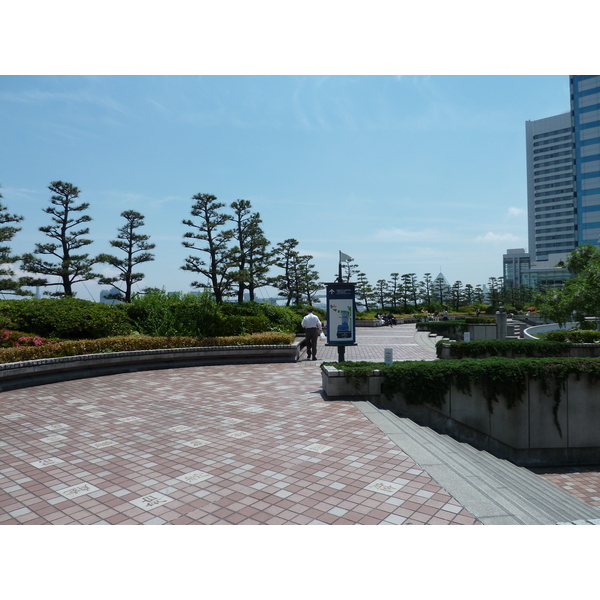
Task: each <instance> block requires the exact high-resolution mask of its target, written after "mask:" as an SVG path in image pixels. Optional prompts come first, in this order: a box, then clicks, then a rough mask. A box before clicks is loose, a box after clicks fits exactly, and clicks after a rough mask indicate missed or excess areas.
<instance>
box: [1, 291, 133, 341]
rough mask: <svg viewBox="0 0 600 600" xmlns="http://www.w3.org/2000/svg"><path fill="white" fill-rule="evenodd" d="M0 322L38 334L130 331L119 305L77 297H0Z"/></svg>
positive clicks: (99, 335) (98, 334)
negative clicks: (21, 298)
mask: <svg viewBox="0 0 600 600" xmlns="http://www.w3.org/2000/svg"><path fill="white" fill-rule="evenodd" d="M0 322H2V323H4V324H5V325H7V326H10V327H11V328H14V329H18V330H22V331H29V332H31V333H33V334H36V335H38V336H41V337H50V338H62V339H81V338H89V339H96V338H102V337H109V336H112V335H128V334H130V333H131V332H132V327H131V323H130V320H129V318H128V317H127V314H126V313H125V312H124V311H123V310H122V309H121V306H120V305H108V304H101V303H99V302H90V301H89V300H82V299H79V298H41V299H36V298H28V299H25V300H4V301H0Z"/></svg>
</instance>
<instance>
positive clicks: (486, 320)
mask: <svg viewBox="0 0 600 600" xmlns="http://www.w3.org/2000/svg"><path fill="white" fill-rule="evenodd" d="M465 323H467V325H495V324H496V317H465Z"/></svg>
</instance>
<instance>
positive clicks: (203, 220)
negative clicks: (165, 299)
mask: <svg viewBox="0 0 600 600" xmlns="http://www.w3.org/2000/svg"><path fill="white" fill-rule="evenodd" d="M192 200H195V202H194V204H193V205H192V210H191V213H192V216H194V217H198V219H199V220H198V222H194V221H192V220H191V219H185V220H184V221H183V224H184V225H187V226H188V227H191V228H192V231H186V233H185V234H184V236H183V237H184V238H186V241H184V242H182V244H183V246H184V247H185V248H190V249H192V250H196V251H198V252H204V253H206V254H207V255H208V257H207V260H206V261H205V260H203V259H202V258H201V257H199V256H193V255H192V256H188V257H187V258H186V259H185V263H184V265H183V266H182V267H181V268H182V269H183V270H184V271H192V272H193V273H199V274H201V275H204V276H205V277H207V279H208V284H206V283H202V282H199V281H193V282H192V284H191V285H192V287H197V288H208V289H211V290H212V292H213V294H214V296H215V301H216V302H217V304H222V303H223V297H224V296H225V295H226V294H227V292H228V291H229V290H230V289H231V286H232V284H233V282H234V279H235V277H234V268H233V260H232V254H231V249H230V248H229V242H230V241H231V239H232V237H233V232H232V231H231V230H224V229H223V227H224V225H226V224H227V223H228V222H229V221H231V220H232V219H231V217H230V216H229V215H227V214H225V213H222V212H220V209H221V208H223V207H224V206H225V204H223V203H222V202H217V197H216V196H213V195H211V194H196V195H195V196H193V197H192ZM189 239H191V240H198V241H200V242H205V243H206V244H205V245H198V244H197V242H189V241H187V240H189Z"/></svg>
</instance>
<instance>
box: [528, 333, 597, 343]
mask: <svg viewBox="0 0 600 600" xmlns="http://www.w3.org/2000/svg"><path fill="white" fill-rule="evenodd" d="M546 339H547V340H549V341H552V342H573V343H574V344H591V343H595V342H600V331H550V332H548V333H547V334H546ZM537 343H539V342H537Z"/></svg>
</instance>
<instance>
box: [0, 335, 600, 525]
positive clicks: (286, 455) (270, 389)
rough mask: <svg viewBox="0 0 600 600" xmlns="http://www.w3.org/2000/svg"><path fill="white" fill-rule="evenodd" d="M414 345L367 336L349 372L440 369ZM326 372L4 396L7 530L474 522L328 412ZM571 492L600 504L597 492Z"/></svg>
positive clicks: (357, 418) (122, 380)
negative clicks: (391, 365) (418, 365)
mask: <svg viewBox="0 0 600 600" xmlns="http://www.w3.org/2000/svg"><path fill="white" fill-rule="evenodd" d="M412 332H414V326H403V325H401V326H397V327H395V328H392V329H390V330H385V331H376V332H361V331H360V330H359V332H358V334H359V346H357V347H353V348H349V349H347V354H346V355H347V358H349V359H351V360H352V359H357V360H362V359H365V360H382V359H383V348H384V347H392V348H393V350H394V358H395V359H397V360H398V359H411V360H415V359H417V360H433V359H434V355H433V354H432V353H431V352H429V351H426V350H423V349H422V348H420V347H419V346H412V345H411V346H409V345H408V343H411V342H412V337H411V335H412ZM319 350H320V358H321V359H323V360H337V351H336V349H335V348H333V347H325V346H322V347H320V349H319ZM319 366H320V361H315V362H313V361H311V362H310V363H307V362H299V363H295V364H253V365H226V366H202V367H190V368H184V369H165V370H161V371H155V372H145V373H144V374H143V376H137V375H136V374H129V373H126V374H119V375H112V376H105V377H101V378H90V379H86V380H81V381H69V382H63V383H57V384H51V385H43V386H38V387H36V388H35V391H32V390H16V391H13V392H10V393H7V392H5V393H2V394H0V396H1V397H2V400H3V411H2V414H3V415H13V418H11V419H6V422H7V423H11V424H12V425H11V429H10V432H11V433H10V438H8V437H7V439H3V440H2V441H3V442H5V444H6V445H4V446H0V466H3V468H2V469H1V470H0V524H2V525H3V524H12V523H18V522H19V521H18V519H19V518H21V519H24V518H28V519H30V520H29V521H28V522H29V523H36V524H37V523H39V522H40V519H41V520H42V522H44V523H46V522H47V523H52V524H69V523H74V524H75V523H81V524H136V523H137V524H168V523H172V524H190V523H198V524H206V525H209V524H240V525H243V524H249V525H250V524H252V525H256V524H294V525H299V524H342V525H343V524H346V525H348V524H355V523H362V524H379V523H382V522H386V523H389V524H405V523H408V522H409V521H410V522H414V523H419V522H424V521H428V522H435V523H448V524H449V523H451V522H452V523H455V522H464V523H465V524H467V523H476V522H477V521H476V519H475V518H474V517H473V516H472V515H469V513H468V512H467V511H465V510H464V509H463V507H462V506H460V505H459V503H457V502H456V501H455V500H454V498H452V497H451V496H450V495H449V494H447V493H446V492H445V491H444V490H443V489H441V488H440V487H439V485H438V484H437V483H436V482H435V481H434V480H433V479H431V478H430V477H429V475H428V474H427V473H426V472H424V471H423V470H422V469H421V468H420V467H419V466H418V465H416V464H415V463H414V462H413V461H412V460H411V459H410V458H409V457H408V456H406V454H404V453H403V452H402V451H401V449H399V448H398V447H397V446H396V445H395V444H393V443H392V442H391V441H390V440H388V439H387V437H386V436H385V435H384V434H382V433H381V431H380V430H379V429H378V428H377V427H375V426H374V425H373V424H372V423H371V422H370V421H369V420H368V419H366V418H365V417H364V416H363V415H362V413H360V412H359V411H358V410H357V409H356V408H355V407H354V406H353V404H352V403H351V402H345V401H336V402H331V401H326V400H324V399H323V397H322V396H321V395H320V393H319V391H320V389H321V375H320V370H319ZM81 408H85V410H82V409H81ZM101 413H104V414H101ZM19 414H21V415H25V417H19V416H18V415H19ZM44 432H45V433H44ZM56 436H63V437H64V439H63V437H60V438H57V437H56ZM48 438H50V440H49V441H48ZM9 439H10V443H8V441H9ZM42 439H46V441H45V442H41V441H40V440H42ZM186 444H188V445H186ZM9 451H10V452H9ZM11 452H12V453H11ZM39 461H45V462H44V463H43V464H42V463H41V462H39ZM58 461H60V462H58ZM31 463H36V465H32V464H31ZM40 467H41V468H40ZM382 482H383V483H382ZM564 485H570V486H571V487H573V489H574V490H575V489H576V490H577V491H578V493H582V494H587V495H588V496H590V497H591V496H596V497H598V498H600V489H599V488H598V487H597V486H596V485H595V484H593V483H586V484H585V486H580V487H579V488H576V487H575V486H574V485H573V481H572V480H567V479H564ZM369 486H371V487H373V486H375V490H376V492H373V491H371V490H369V489H368V488H369ZM64 490H71V493H70V496H69V499H68V500H66V499H65V498H63V497H61V496H60V493H59V492H61V491H63V492H64ZM589 490H594V491H593V492H592V491H589ZM82 492H85V493H82ZM80 493H81V495H79V494H80ZM143 498H146V499H147V501H145V502H144V501H142V500H141V499H143ZM136 501H138V504H143V506H136V505H135V502H136ZM433 502H435V504H433ZM399 509H402V512H398V510H399ZM448 509H449V510H448ZM21 511H29V512H21ZM2 513H5V514H2ZM11 513H18V515H19V516H17V517H15V516H13V515H12V514H11ZM441 515H444V516H441ZM417 516H418V518H417ZM411 517H414V518H412V519H411Z"/></svg>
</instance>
